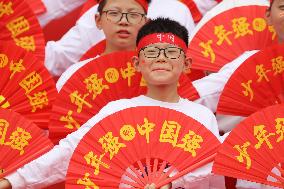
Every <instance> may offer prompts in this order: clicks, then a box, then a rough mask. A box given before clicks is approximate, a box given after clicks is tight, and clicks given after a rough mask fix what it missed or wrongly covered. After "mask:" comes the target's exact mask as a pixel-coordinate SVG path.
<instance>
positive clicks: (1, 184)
mask: <svg viewBox="0 0 284 189" xmlns="http://www.w3.org/2000/svg"><path fill="white" fill-rule="evenodd" d="M0 189H12V186H11V184H10V182H9V181H8V180H6V179H0Z"/></svg>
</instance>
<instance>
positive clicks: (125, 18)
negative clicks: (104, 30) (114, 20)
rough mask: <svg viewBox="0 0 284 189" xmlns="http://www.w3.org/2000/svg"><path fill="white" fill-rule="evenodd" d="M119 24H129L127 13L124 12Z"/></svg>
mask: <svg viewBox="0 0 284 189" xmlns="http://www.w3.org/2000/svg"><path fill="white" fill-rule="evenodd" d="M118 23H119V24H129V23H128V20H127V14H122V15H121V19H120V20H119V22H118Z"/></svg>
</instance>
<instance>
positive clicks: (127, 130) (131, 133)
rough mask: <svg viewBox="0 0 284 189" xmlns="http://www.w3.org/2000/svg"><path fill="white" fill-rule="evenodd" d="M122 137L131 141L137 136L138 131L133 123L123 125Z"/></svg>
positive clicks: (120, 132)
mask: <svg viewBox="0 0 284 189" xmlns="http://www.w3.org/2000/svg"><path fill="white" fill-rule="evenodd" d="M119 134H120V136H121V138H122V139H123V140H125V141H131V140H133V139H134V138H135V135H136V131H135V129H134V127H132V126H131V125H123V127H121V129H120V130H119Z"/></svg>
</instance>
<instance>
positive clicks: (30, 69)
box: [0, 41, 57, 129]
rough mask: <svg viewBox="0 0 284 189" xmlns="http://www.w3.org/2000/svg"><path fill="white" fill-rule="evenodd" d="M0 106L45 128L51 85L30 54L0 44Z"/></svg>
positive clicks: (53, 87)
mask: <svg viewBox="0 0 284 189" xmlns="http://www.w3.org/2000/svg"><path fill="white" fill-rule="evenodd" d="M0 43H1V46H0V76H1V82H0V107H1V108H7V109H12V110H14V111H16V112H18V113H20V114H22V115H23V116H25V117H27V118H28V119H31V120H32V121H33V122H35V123H36V124H37V125H38V126H39V127H40V128H45V129H46V128H47V127H48V122H49V115H50V113H51V105H52V103H53V101H54V100H55V97H56V95H57V92H56V89H55V83H54V81H53V79H52V77H51V75H50V74H49V72H48V71H47V70H46V68H45V67H44V65H43V62H42V61H40V60H38V59H37V58H36V57H35V56H34V55H32V54H31V53H28V52H26V51H24V50H23V49H22V48H20V47H18V46H16V45H15V44H14V43H11V42H3V41H0Z"/></svg>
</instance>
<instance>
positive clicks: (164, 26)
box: [136, 18, 188, 46]
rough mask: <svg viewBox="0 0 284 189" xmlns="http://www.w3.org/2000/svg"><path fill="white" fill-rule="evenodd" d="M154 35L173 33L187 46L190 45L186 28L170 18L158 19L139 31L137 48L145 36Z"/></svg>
mask: <svg viewBox="0 0 284 189" xmlns="http://www.w3.org/2000/svg"><path fill="white" fill-rule="evenodd" d="M152 33H172V34H174V35H176V36H178V37H180V38H181V39H182V40H183V41H184V42H185V44H186V45H188V31H187V29H186V28H185V27H184V26H182V25H181V24H180V23H178V22H176V21H174V20H170V19H168V18H156V19H153V20H150V21H149V22H147V23H146V24H145V25H144V26H142V28H141V29H140V30H139V32H138V35H137V39H136V46H137V45H138V43H139V41H140V40H141V39H142V38H143V37H144V36H146V35H149V34H152Z"/></svg>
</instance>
